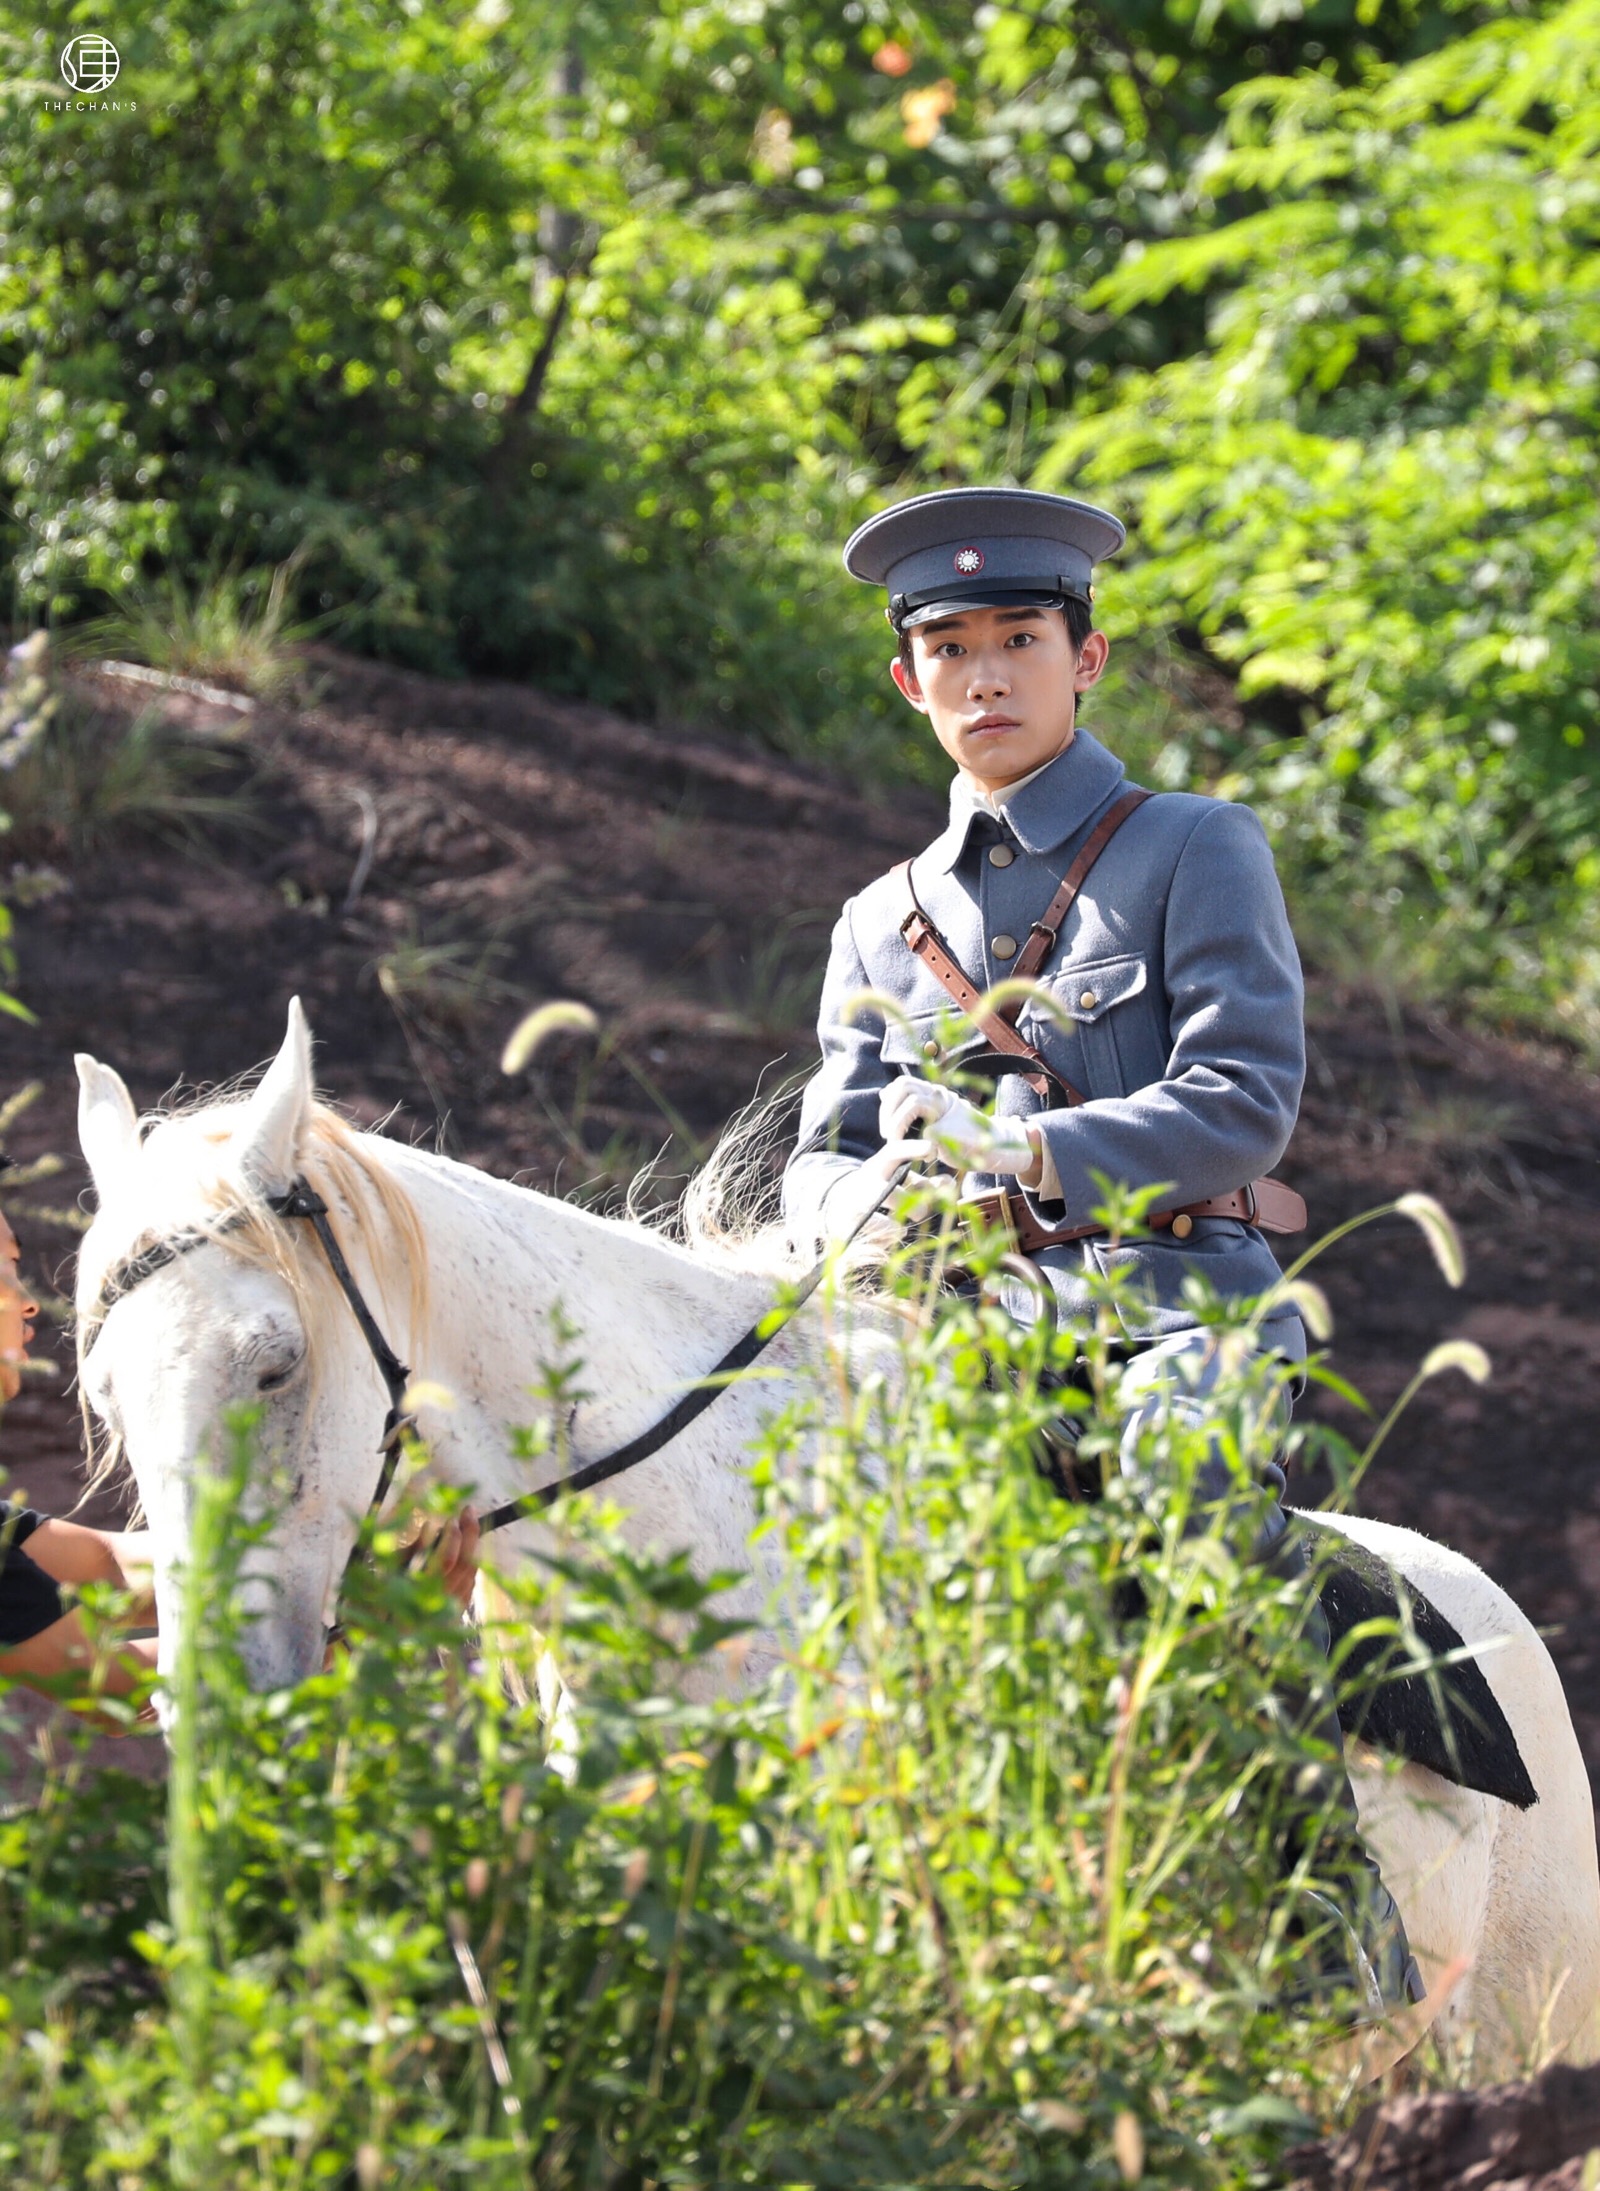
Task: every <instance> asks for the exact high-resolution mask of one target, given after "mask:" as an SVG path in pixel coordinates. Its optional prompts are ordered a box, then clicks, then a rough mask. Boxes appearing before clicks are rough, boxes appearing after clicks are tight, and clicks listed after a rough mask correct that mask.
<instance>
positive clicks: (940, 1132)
mask: <svg viewBox="0 0 1600 2191" xmlns="http://www.w3.org/2000/svg"><path fill="white" fill-rule="evenodd" d="M918 1127H920V1128H921V1129H922V1132H923V1135H924V1137H925V1140H926V1142H927V1144H928V1145H929V1147H931V1149H932V1150H933V1152H934V1153H935V1154H936V1155H937V1156H938V1157H939V1158H941V1160H942V1161H943V1162H944V1163H946V1164H948V1165H949V1166H950V1169H951V1170H952V1171H957V1172H1007V1173H1012V1174H1015V1175H1017V1176H1019V1177H1023V1178H1026V1177H1027V1176H1028V1175H1030V1174H1031V1175H1033V1176H1035V1177H1037V1175H1038V1171H1039V1163H1040V1158H1039V1144H1038V1143H1037V1142H1036V1141H1035V1139H1034V1137H1033V1135H1032V1134H1031V1133H1030V1132H1029V1131H1028V1127H1027V1123H1026V1121H1025V1120H1023V1119H1020V1118H991V1117H990V1115H989V1113H988V1112H987V1111H980V1110H979V1109H978V1107H977V1105H976V1104H975V1103H968V1102H967V1101H966V1099H965V1098H964V1097H963V1096H958V1095H957V1094H956V1093H955V1091H954V1089H953V1088H942V1087H940V1086H939V1085H938V1083H937V1082H936V1081H932V1080H922V1079H920V1078H919V1077H918V1076H917V1075H916V1074H914V1073H907V1074H904V1075H902V1077H901V1078H900V1079H899V1080H892V1081H890V1083H889V1085H888V1087H887V1088H885V1089H884V1091H883V1093H882V1095H881V1096H880V1097H879V1098H878V1131H879V1133H880V1134H882V1136H883V1138H884V1140H885V1141H886V1142H887V1141H901V1140H903V1139H904V1138H905V1136H906V1135H908V1134H910V1133H912V1132H913V1131H914V1130H915V1129H916V1128H918Z"/></svg>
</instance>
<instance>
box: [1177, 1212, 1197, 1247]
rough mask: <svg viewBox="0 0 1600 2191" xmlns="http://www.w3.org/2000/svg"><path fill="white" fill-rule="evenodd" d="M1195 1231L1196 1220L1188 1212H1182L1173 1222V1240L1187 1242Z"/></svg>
mask: <svg viewBox="0 0 1600 2191" xmlns="http://www.w3.org/2000/svg"><path fill="white" fill-rule="evenodd" d="M1193 1231H1194V1219H1193V1218H1192V1217H1191V1216H1190V1215H1189V1214H1188V1212H1187V1211H1186V1210H1180V1211H1179V1212H1178V1214H1177V1216H1176V1217H1175V1218H1174V1219H1173V1220H1172V1237H1173V1239H1174V1240H1187V1239H1188V1237H1189V1235H1190V1233H1192V1232H1193Z"/></svg>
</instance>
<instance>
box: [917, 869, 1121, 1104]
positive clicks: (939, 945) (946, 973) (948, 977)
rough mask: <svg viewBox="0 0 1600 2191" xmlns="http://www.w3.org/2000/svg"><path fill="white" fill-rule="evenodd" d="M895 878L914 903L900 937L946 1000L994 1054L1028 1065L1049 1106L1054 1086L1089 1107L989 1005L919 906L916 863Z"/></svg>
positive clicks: (1031, 1079) (1029, 1075)
mask: <svg viewBox="0 0 1600 2191" xmlns="http://www.w3.org/2000/svg"><path fill="white" fill-rule="evenodd" d="M893 872H894V873H895V874H896V875H897V876H898V877H899V879H900V882H901V884H902V885H903V887H904V889H905V893H906V896H907V897H908V898H909V899H910V901H911V907H910V911H909V912H908V913H907V914H906V917H905V919H904V920H903V921H902V922H901V923H900V933H901V935H903V936H904V937H905V939H906V942H907V944H908V945H909V947H910V949H911V951H912V952H913V954H914V955H915V956H916V957H917V958H918V959H920V960H921V962H922V964H923V965H924V966H925V967H926V968H927V969H928V972H929V973H930V974H931V975H932V976H933V978H934V980H935V981H936V982H937V983H938V984H939V986H940V988H941V989H943V991H944V992H945V995H946V996H947V997H949V998H950V999H951V1001H952V1002H953V1003H955V1004H958V1005H959V1006H960V1007H961V1009H962V1011H963V1012H965V1013H966V1015H967V1017H968V1019H970V1020H971V1021H972V1022H973V1024H974V1025H975V1026H976V1027H977V1028H978V1029H979V1031H980V1032H981V1033H982V1034H983V1035H984V1036H985V1037H986V1038H987V1040H988V1043H989V1047H990V1048H991V1049H992V1050H998V1051H999V1052H1000V1053H1001V1054H1002V1055H1003V1056H1005V1057H1014V1058H1022V1059H1025V1060H1026V1061H1027V1063H1028V1064H1030V1065H1031V1066H1033V1067H1034V1070H1033V1071H1032V1072H1030V1073H1025V1074H1024V1075H1023V1078H1024V1079H1025V1080H1026V1081H1027V1082H1028V1084H1029V1086H1030V1087H1031V1088H1033V1089H1034V1091H1035V1092H1036V1093H1037V1094H1038V1095H1039V1096H1040V1097H1041V1098H1042V1099H1043V1100H1044V1101H1045V1102H1048V1101H1049V1100H1050V1086H1049V1083H1050V1082H1051V1081H1054V1082H1055V1084H1056V1086H1057V1087H1058V1088H1059V1089H1060V1090H1061V1092H1062V1093H1063V1095H1064V1096H1065V1097H1066V1099H1067V1101H1068V1103H1069V1104H1072V1103H1083V1102H1085V1101H1086V1100H1087V1098H1086V1097H1084V1096H1083V1095H1081V1094H1080V1093H1079V1091H1078V1090H1077V1089H1076V1088H1074V1086H1073V1085H1072V1083H1071V1081H1070V1080H1068V1079H1066V1078H1065V1076H1064V1075H1063V1074H1061V1073H1059V1072H1058V1071H1057V1070H1056V1068H1055V1067H1054V1066H1053V1065H1050V1064H1048V1063H1047V1062H1046V1060H1045V1059H1044V1058H1043V1057H1041V1056H1040V1054H1039V1052H1038V1051H1037V1050H1036V1049H1035V1048H1034V1046H1033V1044H1032V1043H1031V1042H1029V1041H1028V1040H1027V1038H1026V1037H1025V1036H1023V1035H1019V1034H1018V1033H1017V1030H1016V1028H1015V1027H1013V1026H1012V1024H1011V1022H1010V1021H1009V1020H1008V1019H1005V1018H1003V1017H1002V1016H1001V1014H1000V1013H999V1012H995V1011H991V1010H990V1009H989V1007H988V1006H987V1005H986V1004H985V1003H984V1001H983V998H982V996H981V995H980V994H979V992H978V991H977V990H976V989H975V988H974V987H973V985H972V983H971V982H970V981H969V980H968V978H967V976H966V973H965V972H964V971H963V969H962V966H961V963H960V961H959V960H958V959H957V958H956V957H955V955H954V953H953V952H952V951H951V949H950V946H949V945H948V944H947V943H946V942H945V940H944V938H943V936H941V935H940V933H939V931H938V929H937V928H935V927H934V925H933V923H932V921H931V920H929V918H928V916H927V914H926V913H924V912H923V910H922V907H921V905H920V904H919V903H918V902H917V891H916V885H915V884H914V883H913V882H912V880H911V862H910V861H909V860H902V861H901V863H900V865H899V866H898V867H897V868H895V869H894V871H893Z"/></svg>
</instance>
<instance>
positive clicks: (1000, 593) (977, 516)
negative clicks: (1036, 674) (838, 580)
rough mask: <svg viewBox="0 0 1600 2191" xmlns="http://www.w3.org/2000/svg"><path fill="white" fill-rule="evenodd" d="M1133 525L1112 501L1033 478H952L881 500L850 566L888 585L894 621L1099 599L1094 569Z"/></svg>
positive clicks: (854, 541) (849, 554) (862, 528)
mask: <svg viewBox="0 0 1600 2191" xmlns="http://www.w3.org/2000/svg"><path fill="white" fill-rule="evenodd" d="M1126 538H1127V534H1126V532H1125V530H1124V528H1123V526H1122V524H1121V523H1120V521H1119V520H1118V519H1117V518H1115V517H1113V516H1112V515H1111V513H1110V511H1109V510H1102V509H1098V508H1096V506H1095V505H1094V504H1093V503H1091V502H1075V501H1073V500H1072V499H1071V498H1070V497H1069V496H1067V495H1053V494H1041V493H1039V492H1038V491H1037V490H1036V489H1034V488H1031V487H949V488H944V489H941V490H940V491H939V492H937V493H935V494H925V495H914V496H912V498H911V499H910V501H908V502H897V503H895V504H894V506H893V507H892V508H890V509H887V510H880V511H879V512H878V513H877V515H876V516H875V517H869V518H868V519H867V521H866V523H865V524H864V525H859V526H858V527H857V528H856V530H855V531H854V532H853V533H852V534H851V536H850V538H849V540H848V541H846V543H845V550H844V564H845V569H846V570H847V571H849V572H850V574H851V576H852V577H854V578H860V579H864V580H865V581H866V582H867V583H868V584H869V585H878V586H884V587H886V588H887V590H888V595H889V606H888V617H889V621H890V623H891V624H892V625H893V626H894V628H895V630H896V631H900V632H903V631H904V630H906V628H907V627H908V626H909V625H913V624H919V623H926V622H928V621H929V620H930V619H931V618H933V617H935V616H941V615H943V616H953V615H959V614H960V613H961V611H962V610H963V609H975V608H1013V607H1015V608H1028V607H1038V608H1045V607H1051V606H1056V607H1059V606H1062V605H1063V604H1064V603H1066V602H1067V601H1074V600H1075V601H1082V602H1090V601H1092V600H1093V599H1094V585H1093V582H1092V573H1093V570H1094V566H1095V564H1096V563H1097V562H1099V561H1100V560H1101V558H1102V557H1104V556H1108V555H1114V554H1115V553H1116V551H1117V549H1118V548H1120V547H1121V546H1122V543H1123V541H1124V540H1125V539H1126Z"/></svg>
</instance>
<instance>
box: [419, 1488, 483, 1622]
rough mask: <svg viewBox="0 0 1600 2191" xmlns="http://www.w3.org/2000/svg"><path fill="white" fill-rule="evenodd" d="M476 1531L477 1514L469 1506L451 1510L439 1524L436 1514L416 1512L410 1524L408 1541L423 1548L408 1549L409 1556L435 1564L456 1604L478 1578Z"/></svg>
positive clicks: (463, 1601) (463, 1599)
mask: <svg viewBox="0 0 1600 2191" xmlns="http://www.w3.org/2000/svg"><path fill="white" fill-rule="evenodd" d="M480 1534H481V1532H480V1530H479V1527H478V1517H477V1515H476V1514H474V1513H473V1511H472V1509H471V1508H470V1507H463V1509H462V1511H461V1512H460V1513H459V1514H452V1515H451V1517H450V1519H449V1520H448V1521H447V1522H445V1523H444V1524H443V1525H441V1524H440V1522H439V1520H438V1517H437V1516H436V1515H432V1514H426V1515H419V1516H418V1517H417V1519H416V1521H415V1522H414V1523H413V1525H412V1530H411V1532H410V1536H409V1541H410V1543H411V1544H412V1545H414V1546H419V1547H426V1549H425V1550H421V1551H415V1552H412V1553H411V1554H410V1559H412V1560H418V1561H420V1560H424V1559H425V1560H426V1561H427V1563H428V1564H429V1566H432V1567H437V1569H438V1570H439V1579H440V1581H441V1582H442V1583H443V1584H444V1586H445V1588H446V1589H447V1590H448V1591H449V1593H450V1595H451V1596H452V1597H453V1598H454V1599H455V1600H456V1602H457V1604H459V1605H465V1604H467V1602H468V1601H469V1599H470V1598H471V1596H472V1586H473V1584H474V1583H475V1582H476V1581H477V1579H478V1538H479V1536H480ZM408 1564H409V1562H408Z"/></svg>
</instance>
